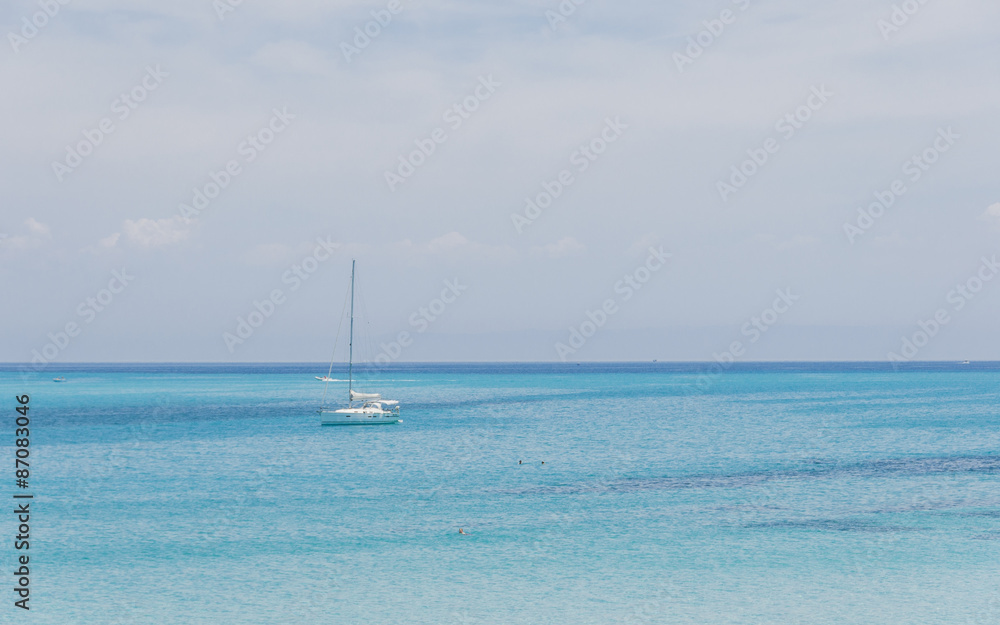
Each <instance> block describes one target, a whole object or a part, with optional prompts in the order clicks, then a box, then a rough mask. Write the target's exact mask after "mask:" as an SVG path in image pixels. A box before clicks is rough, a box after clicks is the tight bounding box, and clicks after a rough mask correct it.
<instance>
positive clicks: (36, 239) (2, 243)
mask: <svg viewBox="0 0 1000 625" xmlns="http://www.w3.org/2000/svg"><path fill="white" fill-rule="evenodd" d="M24 225H25V226H27V227H28V234H18V235H9V234H6V233H5V234H0V248H2V249H4V250H8V251H15V250H17V251H20V250H31V249H35V248H36V247H38V246H40V245H41V244H42V242H43V239H51V238H52V232H51V230H49V227H48V226H47V225H45V224H43V223H42V222H40V221H38V220H36V219H35V218H34V217H29V218H27V219H25V220H24Z"/></svg>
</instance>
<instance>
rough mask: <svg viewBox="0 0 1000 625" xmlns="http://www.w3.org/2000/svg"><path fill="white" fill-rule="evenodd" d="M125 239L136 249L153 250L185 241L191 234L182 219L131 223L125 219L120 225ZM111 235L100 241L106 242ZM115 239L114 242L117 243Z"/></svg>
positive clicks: (131, 221)
mask: <svg viewBox="0 0 1000 625" xmlns="http://www.w3.org/2000/svg"><path fill="white" fill-rule="evenodd" d="M122 229H123V230H124V232H125V237H126V239H127V240H128V242H129V243H131V244H132V245H135V246H136V247H142V248H153V247H163V246H165V245H173V244H174V243H179V242H181V241H183V240H184V239H186V238H187V237H188V235H189V234H191V231H190V229H189V228H188V227H187V226H186V225H185V224H184V219H183V218H181V217H179V216H177V217H171V218H170V219H157V220H153V219H146V218H142V219H138V220H136V221H133V220H131V219H126V220H125V222H124V223H123V224H122ZM116 235H117V233H116V234H115V235H111V236H109V237H107V238H105V239H102V241H108V240H110V239H111V237H115V236H116ZM117 241H118V239H117V238H115V240H114V242H115V243H117Z"/></svg>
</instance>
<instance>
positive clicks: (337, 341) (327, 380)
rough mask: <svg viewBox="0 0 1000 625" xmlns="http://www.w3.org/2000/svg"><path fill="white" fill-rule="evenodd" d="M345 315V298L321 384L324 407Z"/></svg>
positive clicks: (322, 404) (345, 298)
mask: <svg viewBox="0 0 1000 625" xmlns="http://www.w3.org/2000/svg"><path fill="white" fill-rule="evenodd" d="M345 313H347V297H346V296H345V297H344V308H343V310H341V311H340V322H339V323H338V324H337V337H336V338H335V339H334V340H333V353H332V354H330V369H329V370H328V371H327V372H326V382H325V383H324V384H323V403H321V404H320V406H321V407H322V406H326V392H327V390H328V389H329V388H330V376H331V375H333V361H334V360H336V358H337V345H338V344H339V343H340V330H341V329H342V328H343V327H344V314H345Z"/></svg>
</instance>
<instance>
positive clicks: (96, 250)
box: [80, 232, 122, 254]
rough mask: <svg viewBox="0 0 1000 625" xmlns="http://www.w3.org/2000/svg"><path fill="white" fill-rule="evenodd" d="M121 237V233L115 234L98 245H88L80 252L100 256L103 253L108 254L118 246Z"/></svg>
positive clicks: (100, 241)
mask: <svg viewBox="0 0 1000 625" xmlns="http://www.w3.org/2000/svg"><path fill="white" fill-rule="evenodd" d="M121 236H122V233H121V232H114V233H112V234H109V235H108V236H106V237H104V238H103V239H101V240H99V241H98V242H97V245H88V246H87V247H85V248H83V249H82V250H80V251H81V252H86V253H88V254H100V253H101V252H107V251H108V250H112V249H114V248H115V247H116V246H117V245H118V240H119V239H120V238H121Z"/></svg>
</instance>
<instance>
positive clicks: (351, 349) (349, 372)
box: [347, 259, 357, 406]
mask: <svg viewBox="0 0 1000 625" xmlns="http://www.w3.org/2000/svg"><path fill="white" fill-rule="evenodd" d="M356 262H357V261H355V260H353V259H352V260H351V338H350V342H349V343H348V356H347V405H348V406H350V405H351V390H352V389H353V388H354V377H353V375H352V373H353V369H354V263H356Z"/></svg>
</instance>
